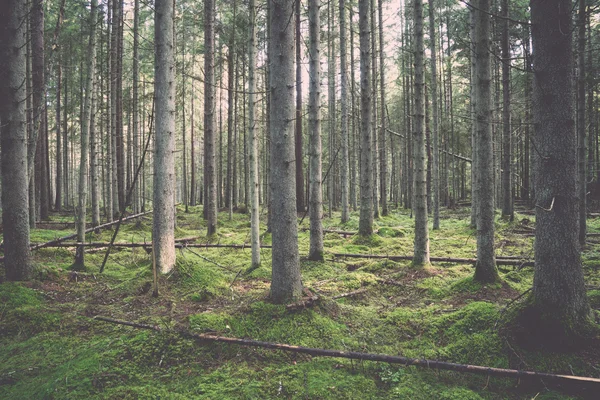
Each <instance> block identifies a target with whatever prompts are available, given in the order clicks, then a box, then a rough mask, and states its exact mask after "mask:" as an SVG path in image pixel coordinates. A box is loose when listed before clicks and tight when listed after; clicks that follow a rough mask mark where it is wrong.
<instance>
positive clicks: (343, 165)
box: [339, 0, 350, 223]
mask: <svg viewBox="0 0 600 400" xmlns="http://www.w3.org/2000/svg"><path fill="white" fill-rule="evenodd" d="M339 12H340V72H341V74H340V75H341V76H340V80H341V83H342V93H341V96H342V99H341V103H342V116H341V123H342V126H341V130H340V133H341V136H342V138H341V139H342V140H341V142H342V143H341V145H342V149H341V153H342V154H341V155H342V157H341V158H342V159H341V162H340V169H341V174H340V178H341V182H340V183H341V186H342V223H346V222H348V220H349V219H350V201H349V198H348V195H349V193H348V192H349V190H350V187H349V186H350V183H349V176H348V175H349V172H350V171H349V170H350V167H349V163H348V66H347V60H346V58H347V47H348V46H347V43H346V1H345V0H340V10H339Z"/></svg>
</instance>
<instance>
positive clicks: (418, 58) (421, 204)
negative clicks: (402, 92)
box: [413, 0, 429, 267]
mask: <svg viewBox="0 0 600 400" xmlns="http://www.w3.org/2000/svg"><path fill="white" fill-rule="evenodd" d="M414 18H415V74H414V76H415V78H414V79H415V81H414V90H415V95H414V99H415V114H414V115H415V117H414V119H415V123H414V127H413V137H414V148H413V158H414V166H415V167H414V170H415V171H414V191H415V194H414V202H415V203H414V207H413V209H414V212H415V242H414V258H413V265H414V266H417V267H418V266H424V265H427V264H429V227H428V226H427V223H428V221H427V219H428V217H427V182H426V171H425V103H424V101H425V98H424V97H425V96H424V94H425V92H424V89H425V79H424V76H423V75H424V74H423V66H424V57H423V52H424V45H423V0H415V1H414Z"/></svg>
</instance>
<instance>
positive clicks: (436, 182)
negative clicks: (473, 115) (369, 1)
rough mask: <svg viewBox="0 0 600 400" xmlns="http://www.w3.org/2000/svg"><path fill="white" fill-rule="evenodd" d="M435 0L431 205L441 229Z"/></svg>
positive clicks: (431, 14)
mask: <svg viewBox="0 0 600 400" xmlns="http://www.w3.org/2000/svg"><path fill="white" fill-rule="evenodd" d="M435 26H436V25H435V1H434V0H429V42H430V49H431V59H430V61H431V103H432V119H433V121H432V122H433V124H432V125H433V131H432V135H431V136H432V137H431V141H432V142H433V146H432V147H433V155H432V166H431V174H432V181H433V182H432V187H431V205H432V206H433V229H434V230H436V229H440V150H439V143H440V139H439V113H438V87H437V79H438V78H437V50H436V47H437V46H436V35H435Z"/></svg>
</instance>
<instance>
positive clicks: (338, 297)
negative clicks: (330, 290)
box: [332, 289, 367, 300]
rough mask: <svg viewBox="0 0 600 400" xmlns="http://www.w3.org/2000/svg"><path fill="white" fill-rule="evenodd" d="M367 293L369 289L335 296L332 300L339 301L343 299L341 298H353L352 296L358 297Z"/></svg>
mask: <svg viewBox="0 0 600 400" xmlns="http://www.w3.org/2000/svg"><path fill="white" fill-rule="evenodd" d="M366 291H367V289H358V290H355V291H353V292H348V293H342V294H338V295H336V296H333V297H332V299H333V300H337V299H341V298H344V297H352V296H356V295H359V294H363V293H365V292H366Z"/></svg>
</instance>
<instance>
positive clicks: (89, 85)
mask: <svg viewBox="0 0 600 400" xmlns="http://www.w3.org/2000/svg"><path fill="white" fill-rule="evenodd" d="M97 14H98V2H97V0H92V3H91V6H90V20H89V28H88V29H89V35H90V37H89V42H88V49H87V54H88V57H89V58H88V61H87V65H86V82H85V98H84V101H83V121H82V124H81V127H82V130H81V153H80V158H79V187H78V205H77V242H78V243H81V244H83V242H84V241H85V217H86V207H87V170H88V154H89V140H90V128H91V126H92V125H93V124H94V121H93V119H94V117H93V114H92V97H93V95H94V78H95V76H96V71H95V69H96V23H97V20H98V18H97ZM84 254H85V253H84V251H83V246H78V247H77V251H76V253H75V264H74V266H75V268H76V269H84V268H85V260H84Z"/></svg>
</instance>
